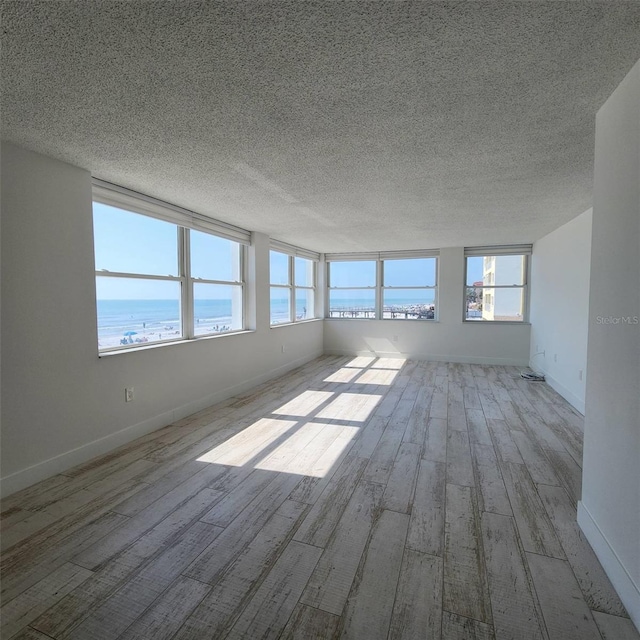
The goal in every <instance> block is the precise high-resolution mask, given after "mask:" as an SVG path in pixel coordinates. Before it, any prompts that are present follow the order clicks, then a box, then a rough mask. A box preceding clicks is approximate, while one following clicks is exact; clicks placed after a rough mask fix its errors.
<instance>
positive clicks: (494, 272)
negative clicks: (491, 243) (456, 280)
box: [467, 255, 526, 287]
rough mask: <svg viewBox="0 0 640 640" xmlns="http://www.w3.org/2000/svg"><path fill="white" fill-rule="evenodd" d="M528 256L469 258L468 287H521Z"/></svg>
mask: <svg viewBox="0 0 640 640" xmlns="http://www.w3.org/2000/svg"><path fill="white" fill-rule="evenodd" d="M525 260H526V256H523V255H514V256H473V257H469V258H467V286H468V287H472V286H476V287H478V286H485V287H490V286H493V285H497V286H514V285H515V286H521V285H523V284H524V264H525Z"/></svg>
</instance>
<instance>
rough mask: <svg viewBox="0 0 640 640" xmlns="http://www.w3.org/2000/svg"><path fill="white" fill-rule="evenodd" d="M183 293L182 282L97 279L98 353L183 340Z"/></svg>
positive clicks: (140, 279)
mask: <svg viewBox="0 0 640 640" xmlns="http://www.w3.org/2000/svg"><path fill="white" fill-rule="evenodd" d="M180 293H181V286H180V283H179V282H172V281H166V280H146V279H142V278H109V277H100V276H98V277H97V278H96V294H97V310H98V347H99V349H100V350H103V349H113V348H117V347H125V346H131V345H133V346H136V345H137V346H141V345H143V344H147V343H150V342H160V341H163V340H175V339H176V338H181V337H182V321H181V313H180ZM72 338H73V336H71V339H72Z"/></svg>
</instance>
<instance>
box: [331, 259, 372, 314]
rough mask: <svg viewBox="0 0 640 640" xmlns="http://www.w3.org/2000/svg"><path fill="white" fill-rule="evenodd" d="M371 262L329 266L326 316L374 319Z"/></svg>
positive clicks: (342, 263) (352, 262) (341, 263)
mask: <svg viewBox="0 0 640 640" xmlns="http://www.w3.org/2000/svg"><path fill="white" fill-rule="evenodd" d="M376 272H377V264H376V261H375V260H362V261H357V260H356V261H349V262H341V261H336V262H330V263H329V317H330V318H375V317H376V315H377V314H376V289H377V286H376V283H377V274H376Z"/></svg>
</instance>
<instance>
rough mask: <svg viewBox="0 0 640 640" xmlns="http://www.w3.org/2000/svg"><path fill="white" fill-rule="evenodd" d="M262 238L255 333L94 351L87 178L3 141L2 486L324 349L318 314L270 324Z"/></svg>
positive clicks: (25, 480)
mask: <svg viewBox="0 0 640 640" xmlns="http://www.w3.org/2000/svg"><path fill="white" fill-rule="evenodd" d="M268 242H269V239H268V237H267V236H264V235H260V234H256V235H255V237H254V247H253V250H252V254H253V255H252V259H251V261H250V262H251V265H252V271H253V274H254V276H253V279H252V280H253V282H252V285H253V287H254V289H255V291H256V293H257V296H258V299H257V304H256V305H255V306H253V305H252V308H251V309H250V316H251V317H252V320H253V321H252V324H253V323H254V322H255V326H256V331H255V332H250V333H243V334H239V335H234V336H221V337H215V338H208V339H202V340H198V341H193V342H189V343H181V344H175V345H171V346H163V347H156V348H149V349H147V350H141V351H135V352H130V353H124V354H118V355H111V356H106V357H102V358H98V355H97V329H96V306H95V284H94V261H93V238H92V213H91V176H90V174H89V173H88V172H87V171H84V170H82V169H79V168H77V167H73V166H70V165H68V164H65V163H62V162H59V161H57V160H53V159H51V158H47V157H45V156H42V155H39V154H35V153H32V152H29V151H26V150H24V149H21V148H19V147H16V146H15V145H12V144H8V143H4V144H3V145H2V251H1V256H2V295H3V300H2V302H3V304H2V320H1V328H2V340H1V344H2V374H3V380H2V412H3V416H2V418H3V420H2V475H3V483H2V491H3V493H4V494H5V495H6V494H8V493H11V492H13V491H16V490H18V489H20V488H22V487H24V486H27V485H29V484H31V483H33V482H35V481H38V480H40V479H42V478H45V477H48V476H49V475H52V474H54V473H58V472H60V471H63V470H65V469H67V468H69V467H70V466H73V465H74V464H78V463H80V462H82V461H84V460H87V459H90V458H91V457H93V456H95V455H98V454H100V453H103V452H105V451H108V450H110V449H112V448H113V447H115V446H118V445H120V444H122V443H124V442H127V441H129V440H131V439H133V438H136V437H138V436H140V435H142V434H144V433H146V432H148V431H151V430H153V429H155V428H159V427H161V426H164V425H166V424H169V423H171V422H172V421H174V420H175V419H178V418H180V417H183V416H185V415H188V414H190V413H192V412H194V411H196V410H199V409H201V408H203V407H205V406H207V405H209V404H212V403H213V402H216V401H218V400H221V399H224V398H225V397H228V396H229V395H232V394H233V393H236V392H238V391H240V390H243V389H246V388H249V387H251V386H253V385H255V384H258V383H260V382H262V381H264V380H266V379H268V378H270V377H273V376H276V375H279V374H281V373H283V372H284V371H286V370H288V369H291V368H292V367H294V366H296V365H298V364H302V363H303V362H305V361H307V360H310V359H312V358H314V357H316V356H318V355H320V354H321V353H322V329H323V328H322V321H317V322H308V323H303V324H299V325H290V326H285V327H278V328H275V329H270V328H269V293H268V292H269V287H268V277H269V269H268V251H269V248H268ZM283 344H285V346H286V350H285V353H282V349H281V346H282V345H283ZM128 386H133V387H135V392H136V399H135V400H134V402H131V403H125V402H124V388H125V387H128Z"/></svg>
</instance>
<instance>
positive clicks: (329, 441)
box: [255, 423, 360, 478]
mask: <svg viewBox="0 0 640 640" xmlns="http://www.w3.org/2000/svg"><path fill="white" fill-rule="evenodd" d="M359 430H360V429H359V427H344V426H340V425H335V424H322V423H307V424H305V425H303V427H302V428H301V429H300V430H299V431H297V432H296V433H295V434H293V435H292V436H291V437H290V438H289V439H288V440H287V441H286V442H284V443H282V444H281V445H280V446H279V447H278V448H277V449H275V450H274V451H273V453H272V454H270V455H269V456H267V457H266V458H264V459H263V460H260V461H259V462H258V463H257V464H256V465H255V466H256V469H265V470H268V471H280V472H283V473H295V474H298V475H302V476H314V477H317V478H322V477H323V476H324V475H325V474H326V473H327V472H328V471H329V469H331V468H332V467H333V465H334V464H335V462H336V460H337V459H338V458H339V457H340V456H341V454H342V452H343V451H344V449H345V447H347V446H348V445H349V443H350V442H351V440H353V438H355V437H356V435H357V433H358V431H359ZM336 445H337V446H336Z"/></svg>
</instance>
